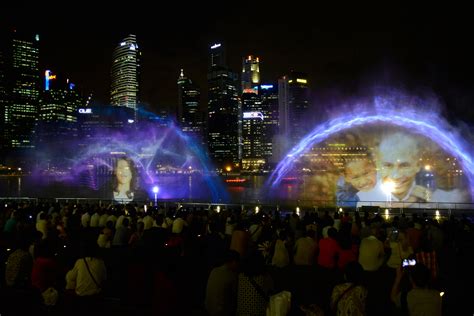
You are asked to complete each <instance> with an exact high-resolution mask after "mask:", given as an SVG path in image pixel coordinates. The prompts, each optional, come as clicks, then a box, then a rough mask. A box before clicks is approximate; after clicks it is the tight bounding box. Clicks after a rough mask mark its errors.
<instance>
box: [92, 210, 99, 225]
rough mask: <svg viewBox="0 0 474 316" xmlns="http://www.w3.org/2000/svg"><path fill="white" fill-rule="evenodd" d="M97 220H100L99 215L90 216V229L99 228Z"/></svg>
mask: <svg viewBox="0 0 474 316" xmlns="http://www.w3.org/2000/svg"><path fill="white" fill-rule="evenodd" d="M99 220H100V215H99V213H97V212H95V213H94V214H93V215H92V216H91V227H99Z"/></svg>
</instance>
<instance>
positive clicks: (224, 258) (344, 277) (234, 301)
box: [0, 202, 474, 316]
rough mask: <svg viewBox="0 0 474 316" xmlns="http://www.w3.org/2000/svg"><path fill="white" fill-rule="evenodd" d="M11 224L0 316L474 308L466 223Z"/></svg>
mask: <svg viewBox="0 0 474 316" xmlns="http://www.w3.org/2000/svg"><path fill="white" fill-rule="evenodd" d="M0 227H1V228H2V234H1V238H0V251H1V252H0V256H1V257H2V260H3V262H4V264H3V265H2V271H1V272H2V275H3V276H4V277H2V278H1V281H0V314H1V315H15V314H17V315H25V314H31V315H32V314H35V315H37V314H45V315H47V314H51V315H56V314H57V315H62V314H66V313H67V314H77V315H80V314H82V315H83V314H84V313H87V314H91V313H92V314H94V313H95V314H97V315H99V314H101V315H103V314H120V313H128V312H129V313H133V314H134V313H137V312H140V313H144V314H150V315H211V316H213V315H265V310H266V307H267V305H268V301H269V298H270V296H271V295H273V294H276V293H278V292H280V291H283V290H286V291H289V292H291V295H292V299H291V303H292V304H291V310H290V314H291V315H323V314H324V315H411V316H414V315H442V314H445V315H450V314H451V313H454V312H455V311H457V310H459V309H463V308H464V311H469V308H470V307H469V306H466V305H462V304H461V303H466V302H465V301H464V299H463V298H465V297H466V296H465V295H467V294H466V293H464V292H461V291H459V289H458V287H459V286H462V284H466V283H465V282H470V281H469V280H471V279H472V277H471V278H470V277H468V276H467V274H468V271H467V269H468V267H469V264H471V263H472V259H471V257H470V253H471V250H472V248H473V246H474V243H473V225H472V224H471V222H470V221H469V220H468V218H467V217H462V218H454V217H450V218H447V219H444V220H435V219H433V218H429V217H428V216H427V215H426V214H423V215H417V213H413V215H410V216H405V214H402V215H401V216H400V217H399V216H393V217H391V218H390V219H386V218H383V217H382V216H380V215H375V214H373V213H369V212H365V213H362V212H356V211H354V210H346V211H345V212H339V211H337V210H332V211H329V210H326V211H324V210H323V211H319V212H318V211H314V210H311V211H306V212H304V216H299V215H298V214H297V213H296V212H289V213H287V214H285V213H280V212H278V211H276V210H260V212H258V213H255V211H254V210H250V209H245V208H238V209H232V208H228V209H225V208H222V209H221V210H217V209H214V208H204V207H200V206H198V207H195V206H189V207H188V206H185V207H182V206H180V205H179V206H176V207H175V206H173V207H164V206H158V207H152V206H150V205H139V204H126V205H122V204H101V205H99V204H73V203H66V204H60V203H39V204H33V203H29V202H19V203H14V202H8V203H6V204H5V203H3V204H2V210H1V213H0ZM405 259H415V260H416V261H415V262H416V264H415V265H413V266H408V267H403V265H404V264H403V263H404V261H405ZM410 262H414V261H410ZM465 275H466V278H465V280H462V278H463V277H464V276H465ZM471 284H472V283H471ZM457 293H460V295H456V294H457ZM443 294H445V295H444V296H442V295H443ZM463 295H464V296H463ZM466 301H468V299H467V300H466ZM469 312H470V311H469Z"/></svg>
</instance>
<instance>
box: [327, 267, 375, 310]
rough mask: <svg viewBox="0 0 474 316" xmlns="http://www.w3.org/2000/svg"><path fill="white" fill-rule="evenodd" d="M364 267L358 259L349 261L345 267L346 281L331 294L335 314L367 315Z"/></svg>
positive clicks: (332, 308)
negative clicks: (363, 281) (363, 280)
mask: <svg viewBox="0 0 474 316" xmlns="http://www.w3.org/2000/svg"><path fill="white" fill-rule="evenodd" d="M363 272H364V271H363V269H362V266H361V265H360V263H358V262H357V261H352V262H349V263H348V264H347V265H346V266H345V269H344V278H345V281H346V282H344V283H342V284H339V285H336V286H335V287H334V289H333V291H332V295H331V310H333V311H334V314H335V315H338V316H339V315H341V316H363V315H366V313H365V310H366V299H367V294H368V292H367V289H366V288H365V287H364V286H362V279H363Z"/></svg>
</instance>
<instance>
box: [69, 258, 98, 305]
mask: <svg viewBox="0 0 474 316" xmlns="http://www.w3.org/2000/svg"><path fill="white" fill-rule="evenodd" d="M86 260H87V265H88V266H89V270H90V273H89V271H88V270H87V267H86V264H85V262H84V259H83V258H81V259H77V261H76V264H74V268H72V270H70V271H69V272H68V273H67V274H66V289H67V290H75V292H76V294H77V295H79V296H85V295H95V294H99V293H100V292H101V290H102V288H101V287H98V286H97V285H96V284H95V282H94V280H93V279H92V276H91V274H92V275H93V277H94V279H95V281H96V282H97V283H98V284H99V285H102V284H103V283H104V281H105V280H106V278H107V269H106V267H105V263H104V261H102V259H98V258H91V257H87V258H86Z"/></svg>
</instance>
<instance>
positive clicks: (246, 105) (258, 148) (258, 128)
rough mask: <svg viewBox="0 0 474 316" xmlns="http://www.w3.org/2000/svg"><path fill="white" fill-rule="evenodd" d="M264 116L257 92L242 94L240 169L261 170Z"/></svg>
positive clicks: (262, 164) (263, 163)
mask: <svg viewBox="0 0 474 316" xmlns="http://www.w3.org/2000/svg"><path fill="white" fill-rule="evenodd" d="M249 90H250V89H249ZM264 136H265V118H264V115H263V109H262V101H261V99H260V97H259V96H258V94H257V93H251V92H249V93H244V94H242V170H245V171H250V172H258V171H261V170H262V169H263V167H264V165H265V161H266V160H265V157H264V147H263V143H264Z"/></svg>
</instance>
